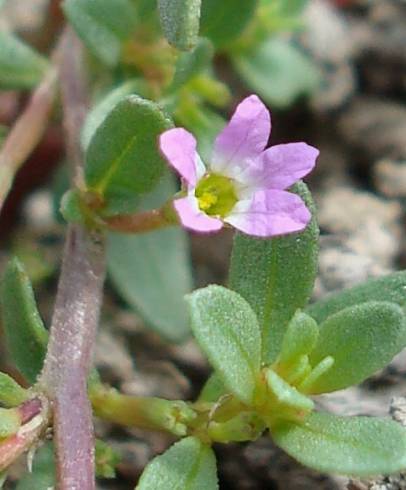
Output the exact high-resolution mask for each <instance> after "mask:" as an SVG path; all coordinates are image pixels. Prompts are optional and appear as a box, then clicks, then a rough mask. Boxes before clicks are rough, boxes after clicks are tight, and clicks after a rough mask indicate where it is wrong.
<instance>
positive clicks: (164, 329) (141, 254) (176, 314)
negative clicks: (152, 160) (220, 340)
mask: <svg viewBox="0 0 406 490" xmlns="http://www.w3.org/2000/svg"><path fill="white" fill-rule="evenodd" d="M175 192H176V186H175V183H174V179H173V177H172V175H169V174H166V178H165V179H163V180H162V182H161V184H160V185H159V186H158V187H157V188H156V189H155V190H154V192H153V193H151V194H150V195H149V196H147V197H145V198H144V199H143V203H142V206H140V207H141V208H143V209H151V208H154V207H157V206H160V205H161V204H162V203H163V201H164V200H165V199H167V198H168V197H169V196H170V195H173V194H174V193H175ZM189 254H190V252H189V243H188V238H187V235H186V233H185V232H184V230H183V229H181V228H167V229H162V230H159V231H154V232H152V233H145V234H139V235H124V234H120V233H110V234H109V237H108V249H107V263H108V270H109V274H110V278H111V279H112V281H113V283H114V285H115V286H116V288H117V290H118V292H119V293H120V294H121V296H122V297H123V298H124V299H125V300H126V301H127V302H128V304H129V305H130V306H133V307H134V308H135V309H136V310H137V311H139V313H140V314H141V316H143V318H144V319H145V320H146V322H147V324H148V325H150V326H151V327H152V328H154V329H155V330H156V331H157V332H159V333H160V334H161V335H163V336H164V337H166V338H167V339H168V340H171V341H174V342H179V341H181V340H183V339H184V338H185V337H186V336H187V335H188V334H189V332H190V330H189V321H188V315H187V309H186V305H185V301H184V299H183V298H184V296H185V294H187V293H189V292H190V291H191V290H192V283H193V281H192V272H191V265H190V258H189Z"/></svg>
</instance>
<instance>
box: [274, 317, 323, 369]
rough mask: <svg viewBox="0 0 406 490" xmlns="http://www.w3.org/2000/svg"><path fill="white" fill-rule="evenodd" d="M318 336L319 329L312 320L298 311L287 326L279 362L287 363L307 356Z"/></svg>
mask: <svg viewBox="0 0 406 490" xmlns="http://www.w3.org/2000/svg"><path fill="white" fill-rule="evenodd" d="M318 335H319V327H318V326H317V323H316V322H315V321H314V319H313V318H312V317H310V316H309V315H306V313H303V312H301V311H298V312H297V313H296V314H295V315H294V317H293V318H292V319H291V320H290V322H289V324H288V328H287V330H286V333H285V336H284V337H283V342H282V350H281V354H280V356H279V360H280V361H281V362H283V363H289V362H292V361H295V360H296V359H298V358H299V357H300V356H301V355H305V354H308V353H309V352H311V351H312V350H313V348H314V346H315V345H316V342H317V337H318Z"/></svg>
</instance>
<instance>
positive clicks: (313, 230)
mask: <svg viewBox="0 0 406 490" xmlns="http://www.w3.org/2000/svg"><path fill="white" fill-rule="evenodd" d="M293 189H294V190H295V192H297V194H299V195H300V196H301V197H302V198H303V200H304V201H305V202H306V205H307V206H308V208H309V209H311V211H312V214H313V219H312V221H311V222H310V224H309V226H308V227H307V228H306V230H304V231H303V232H301V233H295V234H292V235H286V236H283V237H278V238H272V239H267V240H263V239H262V240H261V239H256V238H253V237H249V236H247V235H243V234H240V233H237V234H236V236H235V239H234V246H233V252H232V257H231V267H230V280H229V283H230V287H231V289H234V291H237V293H239V294H241V296H243V297H244V298H245V299H246V300H247V301H248V302H249V303H250V305H251V307H252V308H253V310H254V311H255V313H256V314H257V317H258V321H259V325H260V327H261V330H262V360H263V361H264V362H265V363H266V364H270V363H272V362H273V361H274V360H275V359H276V357H277V355H278V353H279V351H280V349H281V345H282V339H283V336H284V333H285V330H286V326H287V324H288V322H289V320H290V319H291V318H292V316H293V315H294V314H295V312H296V310H297V309H301V308H303V307H304V306H305V305H306V303H307V301H308V300H309V298H310V295H311V293H312V290H313V284H314V280H315V277H316V273H317V255H318V237H319V229H318V226H317V223H316V220H315V217H314V216H315V210H314V205H313V201H312V198H311V195H310V192H309V190H308V189H307V186H306V185H305V184H304V183H302V182H300V183H298V184H296V186H294V188H293Z"/></svg>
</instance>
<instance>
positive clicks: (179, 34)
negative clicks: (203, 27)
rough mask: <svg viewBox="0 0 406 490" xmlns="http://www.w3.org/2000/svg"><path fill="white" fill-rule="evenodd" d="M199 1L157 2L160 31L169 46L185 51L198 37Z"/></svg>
mask: <svg viewBox="0 0 406 490" xmlns="http://www.w3.org/2000/svg"><path fill="white" fill-rule="evenodd" d="M200 7H201V0H158V11H159V17H160V19H161V25H162V29H163V31H164V34H165V37H166V39H167V40H168V42H169V43H170V44H172V45H173V46H175V47H176V48H178V49H180V50H182V51H187V50H189V49H192V48H193V47H194V46H195V45H196V43H197V39H198V35H199V23H200V22H199V21H200Z"/></svg>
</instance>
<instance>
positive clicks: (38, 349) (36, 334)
mask: <svg viewBox="0 0 406 490" xmlns="http://www.w3.org/2000/svg"><path fill="white" fill-rule="evenodd" d="M1 302H2V303H1V304H2V315H3V327H4V333H5V338H6V344H7V348H8V350H9V352H10V354H11V356H12V357H13V359H14V362H15V363H16V366H17V368H18V369H19V371H20V372H21V373H22V374H23V376H24V377H25V378H26V379H27V381H29V382H30V383H35V381H36V379H37V377H38V375H39V373H40V372H41V369H42V365H43V362H44V358H45V353H46V348H47V342H48V333H47V331H46V330H45V327H44V324H43V323H42V320H41V317H40V315H39V313H38V310H37V307H36V304H35V298H34V293H33V290H32V287H31V284H30V280H29V278H28V276H27V274H26V273H25V271H24V268H23V266H22V264H21V263H20V262H19V260H18V259H16V258H15V259H13V260H12V261H11V262H9V264H8V266H7V268H6V271H5V274H4V278H3V284H2V289H1Z"/></svg>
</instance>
